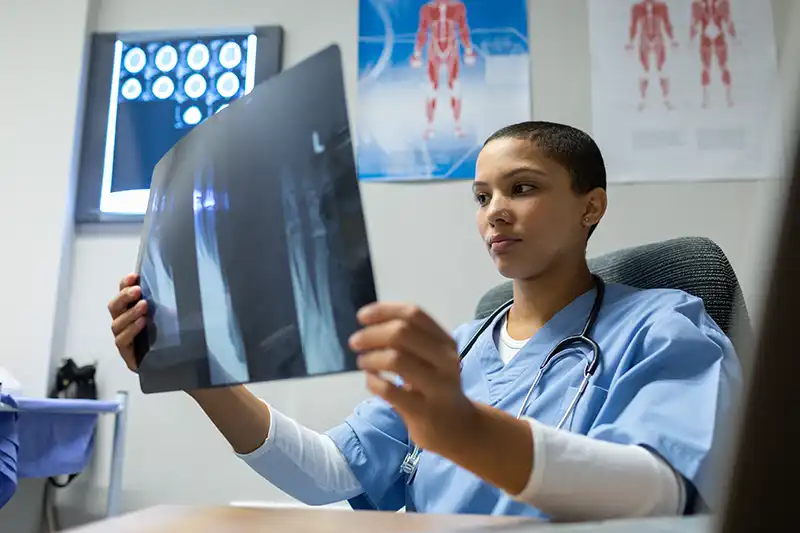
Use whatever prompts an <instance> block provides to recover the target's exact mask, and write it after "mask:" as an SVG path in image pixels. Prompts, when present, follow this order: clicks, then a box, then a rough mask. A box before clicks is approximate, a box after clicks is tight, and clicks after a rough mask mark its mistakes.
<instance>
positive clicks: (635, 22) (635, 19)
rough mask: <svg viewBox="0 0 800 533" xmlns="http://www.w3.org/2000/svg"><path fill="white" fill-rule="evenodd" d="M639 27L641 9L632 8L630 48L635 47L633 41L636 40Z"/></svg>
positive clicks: (629, 36)
mask: <svg viewBox="0 0 800 533" xmlns="http://www.w3.org/2000/svg"><path fill="white" fill-rule="evenodd" d="M638 27H639V9H638V7H637V6H633V7H632V8H631V26H630V30H629V32H628V33H629V35H628V46H633V41H634V39H636V32H637V30H638Z"/></svg>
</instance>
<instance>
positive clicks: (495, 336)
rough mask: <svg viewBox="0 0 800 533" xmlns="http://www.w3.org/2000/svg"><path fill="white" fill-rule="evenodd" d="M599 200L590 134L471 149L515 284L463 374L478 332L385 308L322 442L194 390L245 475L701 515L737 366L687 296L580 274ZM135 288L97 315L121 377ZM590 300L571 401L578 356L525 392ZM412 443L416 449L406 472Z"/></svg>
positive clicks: (389, 499)
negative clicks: (343, 409)
mask: <svg viewBox="0 0 800 533" xmlns="http://www.w3.org/2000/svg"><path fill="white" fill-rule="evenodd" d="M605 187H606V175H605V167H604V163H603V159H602V156H601V154H600V151H599V149H598V147H597V146H596V144H595V143H594V141H593V140H592V139H591V138H590V137H589V136H588V135H586V134H585V133H583V132H581V131H579V130H576V129H574V128H571V127H568V126H564V125H560V124H553V123H546V122H526V123H522V124H517V125H513V126H509V127H507V128H504V129H502V130H500V131H498V132H496V133H495V134H493V135H492V136H491V137H490V138H489V140H488V141H487V142H486V143H485V145H484V146H483V148H482V150H481V153H480V155H479V158H478V162H477V167H476V179H475V182H474V185H473V190H474V195H475V200H476V203H477V225H478V230H479V232H480V235H481V237H482V238H483V240H484V242H485V243H486V247H487V250H488V252H489V253H490V255H491V257H492V258H493V260H494V262H495V264H496V266H497V268H498V270H499V271H500V273H501V274H503V275H504V276H506V277H508V278H511V279H513V280H514V303H513V305H512V306H511V307H510V309H509V310H508V311H507V312H503V313H500V314H499V316H497V317H496V318H495V319H493V320H492V322H491V323H490V324H488V327H487V328H486V330H485V331H484V332H483V333H481V334H480V335H479V337H478V338H477V340H476V342H475V343H474V345H473V346H472V348H471V349H470V350H469V353H468V354H467V355H466V357H465V358H464V359H463V361H461V363H459V351H460V350H462V349H463V348H464V347H465V344H467V342H468V341H469V340H470V338H471V337H472V336H473V335H474V334H475V333H476V332H477V331H478V329H479V327H480V323H479V322H470V323H467V324H464V325H463V326H461V327H460V328H458V329H457V330H456V331H455V333H454V335H453V336H451V335H449V334H448V333H447V332H446V331H444V330H443V329H442V328H441V327H440V326H439V325H438V324H437V323H436V322H435V321H433V320H432V319H431V318H430V317H429V316H428V315H427V314H425V312H423V311H422V310H420V309H419V308H418V307H416V306H414V305H407V304H403V303H386V302H378V303H375V304H372V305H370V306H367V307H366V308H364V309H362V310H361V311H360V312H359V314H358V319H359V321H360V323H361V324H362V325H363V328H361V329H360V330H359V331H358V332H357V333H356V334H354V335H353V337H352V338H351V339H350V345H351V347H352V349H353V350H354V351H356V352H357V353H359V354H360V357H359V365H360V367H361V368H362V369H363V370H365V371H366V379H367V384H368V387H369V389H370V391H372V392H373V393H374V394H375V395H376V397H375V398H374V399H371V400H368V401H366V402H364V403H362V404H361V405H359V406H358V407H357V408H356V410H355V411H354V413H353V414H352V415H351V416H350V417H348V419H347V420H346V421H345V422H344V423H343V424H341V425H339V426H337V427H334V428H332V429H331V430H330V431H328V432H327V433H325V434H318V433H316V432H314V431H311V430H309V429H307V428H304V427H302V426H301V425H299V424H298V423H296V422H295V421H293V420H291V419H289V418H287V417H286V416H284V415H282V414H281V413H279V412H278V411H276V410H274V409H273V408H271V407H270V406H269V405H268V404H266V403H265V402H262V401H260V400H259V399H257V398H255V397H254V396H253V395H252V394H251V393H250V392H248V391H247V390H246V389H245V388H244V387H232V388H228V389H217V390H198V391H189V394H191V395H192V397H193V398H195V399H196V400H197V402H198V403H199V404H200V406H201V408H202V409H203V410H204V411H205V412H206V413H207V414H208V416H209V417H210V418H211V420H212V421H213V422H214V423H215V424H216V426H217V427H218V428H219V429H220V431H221V432H222V434H223V435H224V436H225V437H226V438H227V440H228V441H229V442H230V444H231V446H232V447H233V449H234V450H235V451H236V452H237V454H239V456H240V457H242V459H243V460H244V461H246V462H247V463H248V464H249V465H250V466H251V467H252V468H253V469H255V470H256V471H257V472H258V473H260V474H261V475H262V476H263V477H265V478H266V479H267V480H269V481H270V482H272V483H273V484H274V485H276V486H278V487H279V488H281V489H282V490H284V491H285V492H287V493H288V494H290V495H292V496H294V497H296V498H297V499H299V500H302V501H304V502H307V503H310V504H324V503H329V502H334V501H341V500H349V501H350V503H351V505H352V506H353V507H354V508H366V509H381V510H397V509H400V508H402V507H404V506H405V507H406V508H407V509H409V510H417V511H421V512H436V513H487V514H509V515H531V516H540V517H545V518H550V519H559V520H564V519H600V518H608V517H632V516H644V515H666V514H681V513H683V512H684V511H685V510H686V509H687V508H688V507H689V506H690V505H694V503H695V502H694V501H693V500H694V497H693V496H694V495H696V494H697V495H699V496H700V498H701V500H702V501H703V502H705V503H712V504H713V502H714V499H715V494H714V487H713V485H712V484H713V479H712V478H713V476H711V475H709V469H710V462H711V451H712V446H713V444H714V436H715V434H716V432H717V431H718V430H719V428H718V427H717V426H718V422H719V421H720V420H722V419H724V418H725V415H726V413H727V412H728V410H729V408H730V406H731V404H732V403H733V400H734V399H735V398H736V396H737V395H738V393H739V389H740V370H739V365H738V362H737V358H736V355H735V353H734V350H733V347H732V345H731V343H730V341H729V339H728V338H726V336H725V335H724V334H723V333H722V331H721V330H720V329H719V327H718V326H717V325H716V324H715V323H714V322H713V320H712V319H711V318H710V317H709V316H708V315H707V314H706V312H705V310H704V309H703V305H702V302H701V301H700V300H698V299H697V298H694V297H692V296H690V295H688V294H686V293H683V292H680V291H675V290H648V291H644V290H636V289H633V288H631V287H627V286H623V285H608V286H605V287H604V286H603V284H602V283H599V282H597V281H596V280H595V279H594V278H593V276H592V274H591V273H590V271H589V268H588V266H587V263H586V242H587V239H588V238H589V235H590V234H591V232H592V231H593V230H594V228H595V227H596V226H597V224H598V223H599V222H600V220H601V218H602V217H603V215H604V213H605V211H606V192H605ZM135 282H136V278H135V276H133V275H130V276H128V277H126V278H125V279H124V280H123V281H122V284H121V291H120V294H119V295H118V296H117V297H116V298H115V299H114V300H112V301H111V303H110V304H109V310H110V312H111V315H112V317H113V318H114V320H113V324H112V330H113V332H114V334H115V336H116V343H117V346H118V347H119V350H120V352H121V354H122V356H123V357H124V359H125V361H126V362H127V364H128V365H129V367H131V368H132V369H133V368H134V365H135V363H134V360H133V355H132V350H131V341H132V339H133V337H134V336H135V335H136V333H137V332H138V331H140V330H141V328H142V327H143V325H144V319H143V318H142V317H143V314H144V313H145V310H146V303H144V302H141V301H140V302H139V303H137V304H136V305H135V306H134V307H133V308H132V309H131V310H129V311H126V308H127V307H128V305H129V304H130V303H133V302H135V301H136V300H138V299H139V298H140V294H141V293H140V290H139V289H138V288H137V287H136V286H135ZM600 292H602V293H603V297H602V301H601V302H599V303H600V307H599V314H598V315H597V319H596V322H595V324H594V327H593V328H592V330H591V332H590V335H591V337H592V338H593V339H594V340H595V341H596V342H597V344H598V345H599V346H600V348H601V358H600V364H599V366H598V367H597V370H596V372H594V374H593V376H592V377H591V379H590V381H589V385H588V387H587V388H586V389H585V391H584V392H583V394H580V396H579V397H578V401H577V404H575V405H573V400H574V399H575V398H576V397H577V396H576V393H578V392H579V391H580V386H581V382H582V380H583V377H584V369H585V362H586V361H587V358H588V357H589V356H590V355H591V354H590V351H589V350H587V349H586V348H585V346H584V345H579V346H576V347H573V348H568V349H567V350H565V351H563V352H561V353H560V355H559V357H558V358H556V359H555V360H554V361H552V363H551V364H550V365H548V367H547V371H546V372H545V373H544V374H543V376H542V378H541V380H540V381H539V382H538V384H536V387H535V388H534V389H533V390H532V385H533V384H534V379H535V377H536V375H537V370H538V369H539V367H540V365H541V363H542V362H543V360H544V358H545V356H546V354H547V353H548V352H549V351H550V350H551V349H552V348H553V347H554V346H555V345H556V343H558V341H560V340H561V339H563V338H565V337H568V336H570V335H575V334H578V333H580V332H581V330H582V329H583V328H584V325H585V323H586V321H587V317H588V316H589V314H590V311H591V309H592V307H593V305H594V303H595V301H596V296H598V293H600ZM387 372H388V374H387ZM392 375H394V376H399V379H397V378H392V377H389V376H392ZM518 414H519V415H521V416H517V415H518ZM565 415H569V416H565ZM562 419H563V421H562ZM557 426H560V428H559V427H557ZM414 445H418V446H419V447H420V448H421V449H422V450H424V451H422V452H421V453H420V454H419V456H418V458H419V461H418V462H417V464H416V468H409V466H410V464H412V463H414V462H416V461H411V462H408V461H406V462H405V463H404V459H405V458H406V457H407V455H408V454H409V452H410V451H411V450H412V449H413V446H414Z"/></svg>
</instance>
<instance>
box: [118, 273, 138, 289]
mask: <svg viewBox="0 0 800 533" xmlns="http://www.w3.org/2000/svg"><path fill="white" fill-rule="evenodd" d="M138 281H139V274H135V273H131V274H128V275H127V276H125V277H124V278H122V279H121V280H120V282H119V290H120V291H121V290H122V289H125V288H127V287H131V286H132V285H136V282H138Z"/></svg>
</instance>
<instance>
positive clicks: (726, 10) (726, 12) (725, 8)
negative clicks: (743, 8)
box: [720, 2, 736, 39]
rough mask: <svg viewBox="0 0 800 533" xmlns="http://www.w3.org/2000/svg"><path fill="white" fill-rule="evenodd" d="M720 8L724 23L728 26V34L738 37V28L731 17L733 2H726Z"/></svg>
mask: <svg viewBox="0 0 800 533" xmlns="http://www.w3.org/2000/svg"><path fill="white" fill-rule="evenodd" d="M720 9H721V10H722V21H723V24H726V25H727V26H728V35H730V36H731V37H733V38H734V39H735V38H736V28H735V27H734V25H733V18H732V17H731V4H730V2H724V3H723V4H722V5H721V6H720Z"/></svg>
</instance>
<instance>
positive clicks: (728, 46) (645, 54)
mask: <svg viewBox="0 0 800 533" xmlns="http://www.w3.org/2000/svg"><path fill="white" fill-rule="evenodd" d="M726 11H727V12H728V13H729V16H728V17H726V16H725V13H726ZM589 17H590V23H589V24H590V32H591V41H590V42H591V61H592V116H593V136H594V137H595V140H596V141H597V143H598V144H599V145H600V148H601V149H602V151H603V154H604V156H605V158H606V164H607V166H608V173H609V181H611V182H648V181H692V180H725V179H753V178H766V177H774V176H776V174H777V173H778V169H779V164H780V161H781V159H780V157H781V156H780V148H779V147H778V146H776V143H774V139H775V136H774V131H773V130H774V129H775V127H776V126H777V124H776V120H775V119H776V112H775V106H776V105H777V98H776V95H777V59H776V50H775V35H774V28H773V24H774V21H773V15H772V7H771V4H770V1H769V0H661V1H656V0H638V1H634V0H590V2H589ZM634 21H636V22H637V24H635V30H634V33H635V35H634V37H633V39H632V40H631V33H632V26H634V24H633V22H634ZM693 27H694V32H696V33H695V35H694V37H693V38H692V34H693V29H692V28H693ZM670 30H671V31H670ZM670 33H671V34H672V37H673V38H672V39H671V38H670ZM660 47H663V61H660V59H661V57H660ZM704 59H706V60H707V63H706V64H707V65H708V69H707V74H704V70H705V69H704V66H703V65H704V61H703V60H704ZM720 59H722V61H720ZM659 63H660V66H661V69H660V70H659ZM721 63H722V64H724V65H725V66H726V67H727V73H726V69H725V68H721ZM645 64H647V66H648V68H649V70H646V69H645ZM704 78H707V81H708V84H707V85H704V83H703V82H704ZM727 79H729V80H730V83H729V84H728V85H726V83H725V82H726V81H727ZM728 88H729V90H728ZM642 96H644V98H643V97H642Z"/></svg>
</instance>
